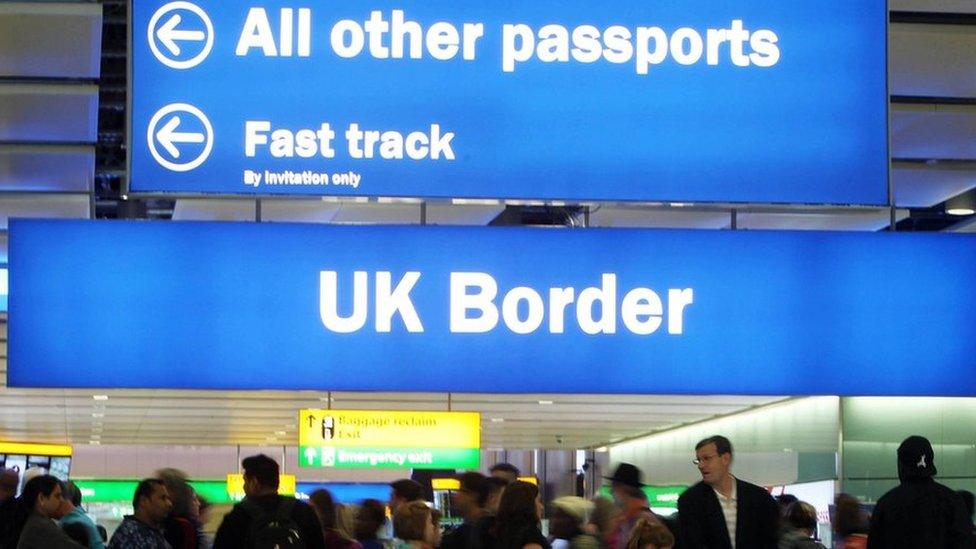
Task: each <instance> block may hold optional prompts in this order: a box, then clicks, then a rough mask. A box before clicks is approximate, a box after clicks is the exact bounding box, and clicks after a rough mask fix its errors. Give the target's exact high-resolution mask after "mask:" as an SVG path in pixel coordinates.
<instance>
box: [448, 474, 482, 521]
mask: <svg viewBox="0 0 976 549" xmlns="http://www.w3.org/2000/svg"><path fill="white" fill-rule="evenodd" d="M458 481H459V482H460V484H461V488H460V489H459V490H458V491H456V492H454V505H456V506H457V508H458V510H459V511H460V512H461V515H463V516H464V517H465V518H469V519H471V518H475V517H476V516H477V515H479V514H480V513H482V512H483V511H484V509H485V507H487V506H488V496H489V494H490V491H491V490H490V487H489V485H488V478H487V477H485V476H484V475H482V474H481V473H462V474H461V475H460V476H458Z"/></svg>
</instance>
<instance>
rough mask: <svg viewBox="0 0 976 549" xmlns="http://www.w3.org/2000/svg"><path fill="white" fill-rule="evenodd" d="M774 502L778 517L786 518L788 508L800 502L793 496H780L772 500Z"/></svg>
mask: <svg viewBox="0 0 976 549" xmlns="http://www.w3.org/2000/svg"><path fill="white" fill-rule="evenodd" d="M773 499H774V500H776V507H777V508H778V509H779V516H781V517H783V518H784V519H785V518H786V513H787V511H789V510H790V506H791V505H793V504H794V503H796V502H798V501H800V500H799V499H797V497H796V496H794V495H793V494H780V495H778V496H776V497H774V498H773Z"/></svg>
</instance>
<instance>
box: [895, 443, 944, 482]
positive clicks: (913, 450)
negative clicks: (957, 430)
mask: <svg viewBox="0 0 976 549" xmlns="http://www.w3.org/2000/svg"><path fill="white" fill-rule="evenodd" d="M937 472H938V471H936V469H935V452H933V451H932V443H930V442H929V439H927V438H925V437H920V436H918V435H915V436H910V437H908V438H906V439H905V440H904V441H903V442H902V443H901V446H899V447H898V478H899V479H900V480H901V481H902V482H912V481H917V480H927V479H931V478H932V477H934V476H935V475H936V473H937Z"/></svg>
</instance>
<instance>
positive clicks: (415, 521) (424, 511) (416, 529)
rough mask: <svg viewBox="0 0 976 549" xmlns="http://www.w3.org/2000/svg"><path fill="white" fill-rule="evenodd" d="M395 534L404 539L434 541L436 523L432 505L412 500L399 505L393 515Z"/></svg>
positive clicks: (428, 542) (429, 542)
mask: <svg viewBox="0 0 976 549" xmlns="http://www.w3.org/2000/svg"><path fill="white" fill-rule="evenodd" d="M393 535H394V536H396V537H398V538H400V539H402V540H403V541H408V542H409V541H415V542H422V543H426V544H428V545H431V544H433V543H434V523H433V522H432V521H431V518H430V507H428V506H427V504H426V503H424V502H422V501H410V502H406V503H403V504H401V505H400V506H399V507H397V510H396V513H395V514H394V515H393Z"/></svg>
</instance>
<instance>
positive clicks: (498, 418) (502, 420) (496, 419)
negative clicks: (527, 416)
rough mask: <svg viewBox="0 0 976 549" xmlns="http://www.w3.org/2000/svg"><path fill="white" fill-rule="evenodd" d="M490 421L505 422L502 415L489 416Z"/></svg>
mask: <svg viewBox="0 0 976 549" xmlns="http://www.w3.org/2000/svg"><path fill="white" fill-rule="evenodd" d="M491 422H492V423H505V418H503V417H493V418H491Z"/></svg>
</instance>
